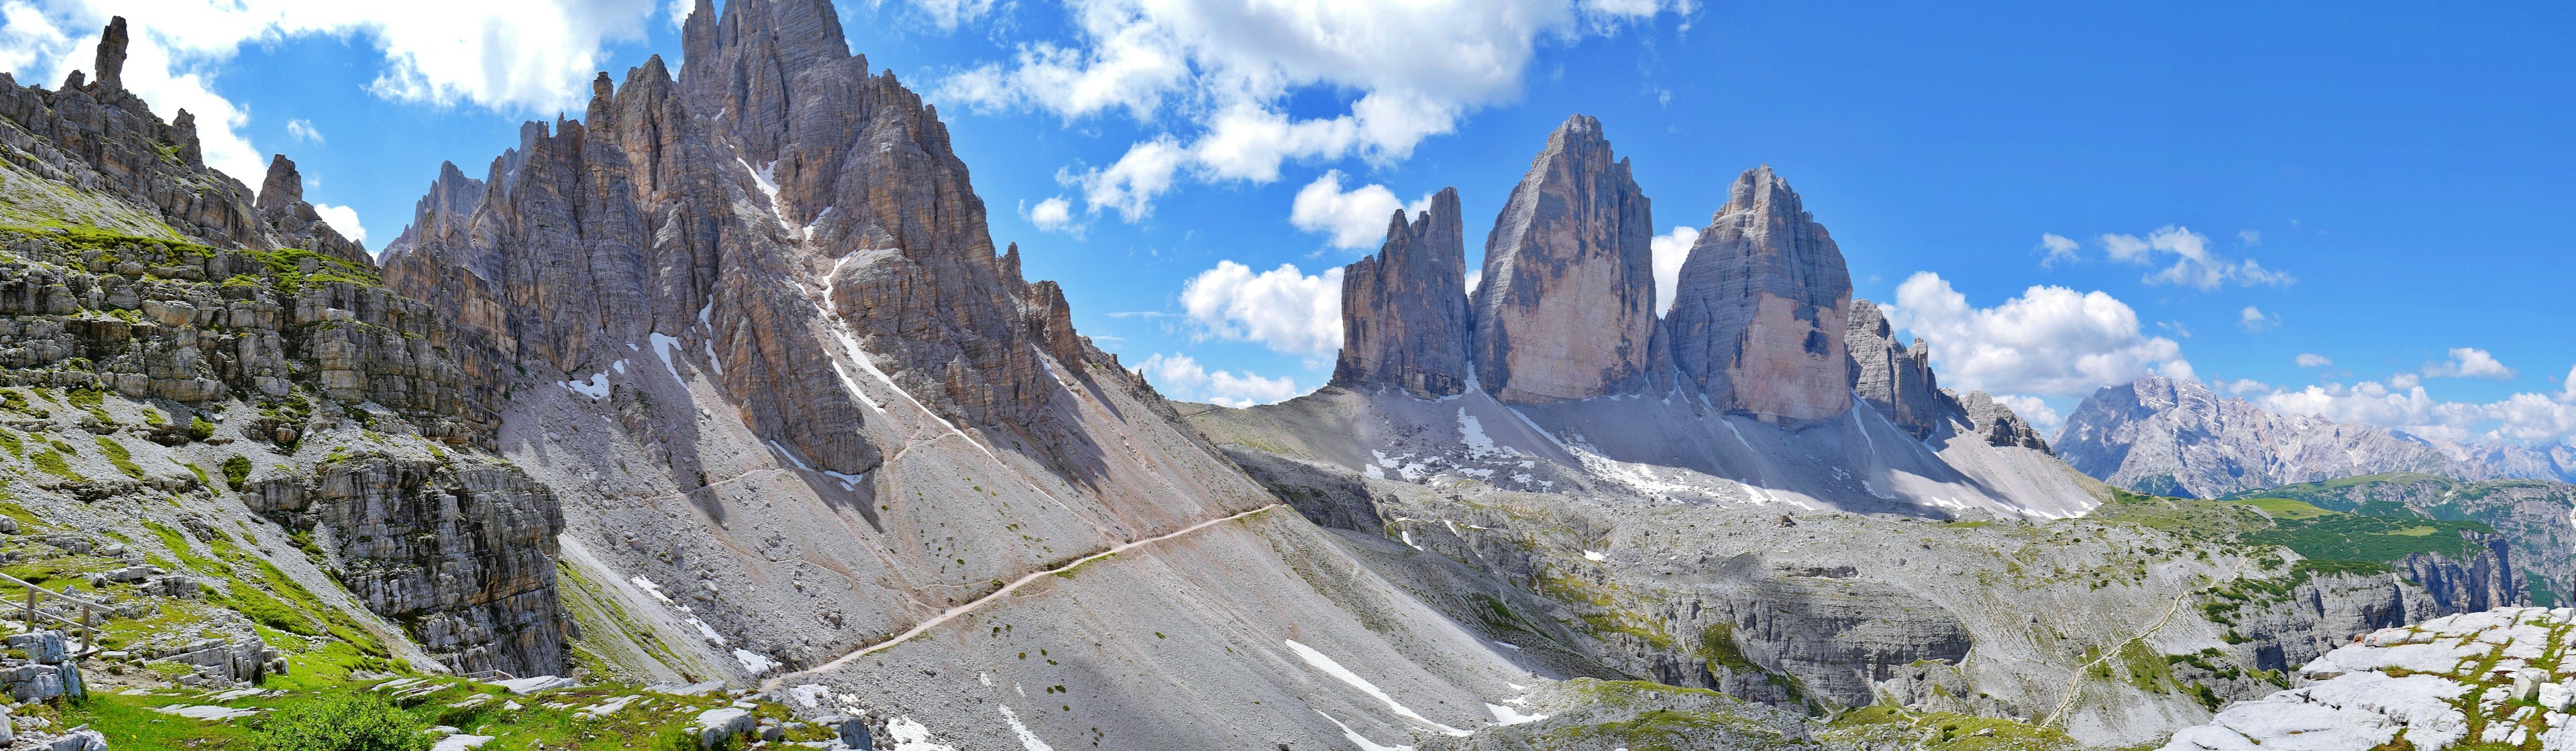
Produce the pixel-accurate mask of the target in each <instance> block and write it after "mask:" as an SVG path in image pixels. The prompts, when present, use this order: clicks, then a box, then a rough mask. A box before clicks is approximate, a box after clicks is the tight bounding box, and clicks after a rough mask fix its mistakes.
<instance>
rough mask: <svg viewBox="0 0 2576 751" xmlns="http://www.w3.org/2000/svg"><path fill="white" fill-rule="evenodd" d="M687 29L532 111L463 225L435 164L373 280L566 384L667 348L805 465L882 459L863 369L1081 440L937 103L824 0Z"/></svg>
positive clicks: (1035, 306)
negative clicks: (576, 101) (703, 360)
mask: <svg viewBox="0 0 2576 751" xmlns="http://www.w3.org/2000/svg"><path fill="white" fill-rule="evenodd" d="M682 37H683V42H684V45H685V54H686V59H687V60H688V65H687V67H686V69H685V70H683V71H682V72H681V75H680V76H679V77H678V78H677V79H674V78H672V76H671V74H670V72H669V71H668V70H667V69H666V68H665V67H664V66H663V64H662V62H661V60H660V58H658V57H656V58H654V59H652V60H649V61H647V62H646V63H645V64H644V65H643V66H640V67H637V68H635V69H632V70H630V71H628V72H627V75H626V78H625V81H624V83H623V84H622V85H620V84H615V83H612V82H611V81H610V80H609V79H608V77H607V76H606V75H604V74H603V75H602V76H601V77H600V78H599V80H597V81H595V82H593V84H592V88H593V91H594V94H595V96H594V98H593V100H592V102H591V104H590V107H589V108H588V111H587V113H586V115H585V117H584V119H583V120H582V121H578V122H576V121H569V120H565V121H558V122H556V123H553V124H552V126H551V127H547V126H545V125H542V124H536V123H532V124H531V127H530V129H529V131H528V132H526V133H524V134H523V142H522V146H521V147H520V148H518V149H513V150H511V151H510V152H507V153H504V154H503V155H502V156H501V157H500V158H498V159H496V160H494V162H493V166H492V170H491V174H490V176H489V177H488V178H487V179H486V180H485V181H484V182H485V186H484V189H485V192H486V195H485V196H484V197H483V198H482V200H481V202H480V205H479V206H478V207H473V208H472V209H471V210H470V213H469V214H468V215H467V217H466V218H465V219H463V220H462V221H455V220H453V217H451V216H448V215H446V214H437V215H433V214H436V212H438V211H446V210H447V209H436V210H435V211H434V210H433V207H432V204H439V203H444V202H445V199H443V198H442V197H441V194H442V191H445V192H448V193H453V194H456V195H458V196H462V195H463V194H465V193H467V192H470V191H466V190H463V189H450V188H447V187H443V186H450V185H451V184H453V183H456V182H459V181H461V176H458V177H450V176H444V175H443V176H442V177H441V178H440V180H439V181H438V182H437V183H434V184H433V186H432V195H431V196H430V197H428V198H424V199H423V209H422V213H421V215H420V216H419V217H417V218H416V221H415V224H416V226H415V228H414V232H415V234H416V237H415V240H414V241H415V242H416V243H417V244H416V246H415V247H416V249H414V250H412V251H410V252H406V253H403V254H401V255H400V256H399V257H395V258H393V259H392V260H390V261H389V263H388V268H387V270H386V279H387V282H388V283H389V284H392V285H393V286H395V287H396V288H397V289H400V290H402V291H403V292H404V293H405V294H408V295H412V296H414V297H417V298H420V299H423V300H429V301H432V302H434V303H435V304H437V305H438V306H439V307H440V309H441V312H442V313H445V314H447V315H448V316H449V317H451V318H453V319H455V320H457V321H459V322H461V323H462V324H463V325H464V326H465V327H467V328H468V329H470V330H472V331H474V332H475V333H477V334H480V335H482V336H483V337H486V338H488V339H489V340H490V341H491V342H492V343H493V344H494V346H495V347H496V348H497V349H498V350H500V351H501V352H503V353H505V355H504V356H505V357H508V358H510V359H512V360H514V361H515V363H517V364H519V365H520V366H522V367H531V368H536V367H538V366H543V367H542V368H539V369H540V370H552V371H556V372H560V373H562V374H564V375H566V376H569V377H570V378H573V379H579V378H582V377H584V375H585V373H587V372H590V371H597V370H600V369H603V368H604V367H605V366H606V364H607V363H608V362H610V361H612V360H615V359H617V358H622V357H628V356H630V355H631V354H632V353H633V352H635V351H639V350H637V349H631V347H642V346H647V343H648V342H662V341H675V342H678V344H676V345H675V346H674V347H673V351H672V353H671V354H669V355H665V356H666V357H678V356H684V355H685V356H693V357H707V358H712V360H713V361H714V362H713V363H712V364H713V365H714V366H715V369H716V370H717V371H718V372H719V373H720V374H721V376H720V377H721V380H722V381H723V385H724V387H725V389H726V391H728V392H729V393H730V395H731V396H732V397H733V399H734V400H735V401H736V403H738V404H740V405H741V408H742V409H743V410H744V412H745V413H746V415H747V416H748V417H749V418H750V422H751V423H752V424H753V425H754V426H755V427H756V429H757V430H759V431H760V432H761V433H762V434H764V435H766V436H769V437H772V438H774V439H776V440H777V441H779V442H780V443H781V444H782V445H784V446H786V447H790V448H792V449H793V450H794V451H795V453H797V454H798V455H800V456H802V457H804V458H806V459H808V460H810V461H811V463H812V464H813V465H815V466H816V467H818V468H820V469H825V470H830V471H835V472H840V473H843V474H849V475H856V474H861V473H864V472H867V471H869V470H870V469H873V468H874V467H875V466H876V465H877V463H878V460H879V458H880V457H881V455H882V452H881V451H880V450H879V449H878V448H877V447H876V446H874V445H872V444H871V443H870V442H869V441H868V440H867V439H865V438H863V437H862V435H861V432H860V431H857V430H854V429H852V428H854V427H855V426H858V425H862V424H864V423H865V422H866V421H867V420H868V419H870V412H871V407H869V406H868V405H866V404H864V403H862V402H861V401H859V400H858V399H856V398H854V396H853V394H852V391H851V388H850V387H849V386H848V385H847V382H846V379H847V378H862V379H864V378H867V377H868V376H867V375H866V374H865V373H862V372H861V371H862V370H865V369H867V368H868V367H874V368H875V369H878V370H881V371H882V372H884V373H886V374H887V375H888V377H890V378H892V379H893V380H894V381H895V382H897V383H898V384H900V385H901V386H902V388H903V389H904V390H905V391H907V392H909V393H910V394H912V395H914V396H916V397H919V398H920V399H921V401H922V402H923V403H924V404H925V405H926V406H927V407H928V408H930V409H932V410H933V411H935V412H937V413H938V414H939V415H940V416H941V417H943V418H944V419H946V420H948V421H951V422H954V423H958V424H963V425H972V426H982V427H991V428H997V429H1000V430H1002V431H1004V432H1005V433H1009V434H1013V435H1015V436H1017V437H1018V438H1019V439H1020V440H1014V441H1010V442H1008V443H1010V444H1011V445H1014V446H1022V447H1025V448H1027V449H1029V450H1031V451H1033V452H1035V453H1038V454H1040V455H1044V456H1046V457H1049V459H1048V460H1049V461H1055V458H1056V457H1057V456H1058V454H1059V453H1060V451H1059V450H1060V449H1063V448H1065V447H1067V446H1078V445H1080V443H1081V439H1080V438H1079V437H1076V436H1072V435H1070V434H1069V433H1068V431H1067V430H1066V429H1064V428H1062V427H1061V426H1058V425H1055V424H1053V422H1052V420H1053V418H1052V417H1051V415H1052V414H1053V412H1052V411H1051V409H1050V400H1051V399H1052V398H1053V397H1052V396H1051V394H1053V393H1054V392H1055V390H1056V389H1055V387H1054V384H1053V383H1051V382H1048V378H1047V376H1046V374H1045V373H1044V370H1045V365H1044V364H1043V361H1042V359H1041V358H1042V357H1043V356H1047V355H1052V356H1053V357H1054V358H1055V359H1057V360H1059V361H1063V362H1066V364H1067V365H1068V368H1069V369H1070V370H1073V371H1074V372H1076V373H1083V372H1087V371H1088V368H1083V367H1074V364H1075V363H1076V362H1077V361H1080V360H1082V358H1084V357H1086V356H1087V354H1086V349H1085V344H1084V342H1083V340H1082V339H1081V337H1080V336H1079V335H1078V334H1075V333H1074V332H1073V330H1072V327H1071V325H1070V316H1069V315H1068V314H1067V313H1066V311H1065V308H1064V305H1063V301H1062V293H1061V291H1060V290H1057V289H1055V288H1054V287H1052V286H1046V285H1030V284H1027V283H1026V282H1024V281H1022V280H1021V278H1020V277H1019V275H1018V267H1017V260H1016V256H1014V257H1011V258H1008V259H1004V258H997V257H996V255H995V252H994V251H995V248H994V244H993V242H992V239H991V237H990V235H989V233H988V232H987V231H986V229H985V224H984V206H983V202H982V201H981V200H980V199H978V198H976V197H975V195H974V193H973V191H972V188H971V186H970V185H969V184H968V182H967V174H966V166H965V164H964V163H963V162H961V161H959V160H958V159H957V157H956V154H955V153H954V152H953V151H952V150H951V149H950V147H949V143H948V132H947V128H946V126H944V125H942V124H941V123H940V122H939V119H938V113H937V111H936V110H935V109H933V108H931V107H928V106H925V105H923V104H922V102H921V98H920V96H919V95H916V94H914V93H912V92H911V91H910V90H909V89H906V88H904V87H903V86H902V85H901V84H900V83H898V82H897V81H896V80H895V78H894V76H893V75H892V74H891V73H888V74H884V75H871V74H870V73H869V72H868V69H867V59H866V58H865V57H860V56H854V55H851V54H849V52H848V46H847V43H846V42H845V40H844V39H843V37H842V35H841V27H840V22H839V20H838V18H837V17H836V16H835V15H834V12H833V10H832V7H831V5H830V4H829V3H826V2H820V1H818V0H743V1H741V2H733V3H727V4H726V5H725V7H724V9H723V11H722V13H721V14H719V13H718V12H717V11H716V10H715V8H714V7H713V5H712V4H711V3H708V2H700V3H698V7H697V8H696V10H695V11H694V12H693V13H691V15H690V16H689V19H688V21H687V22H686V24H685V26H684V28H683V33H682ZM656 337H660V338H658V339H657V338H656ZM1032 345H1034V346H1032ZM1104 359H1105V358H1104ZM849 360H867V361H872V362H873V365H872V366H863V365H860V364H857V363H855V362H846V361H849ZM1086 451H1088V449H1076V452H1077V453H1081V452H1086Z"/></svg>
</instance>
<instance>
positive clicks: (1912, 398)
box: [1843, 299, 1946, 439]
mask: <svg viewBox="0 0 2576 751" xmlns="http://www.w3.org/2000/svg"><path fill="white" fill-rule="evenodd" d="M1843 348H1844V350H1845V351H1847V352H1849V353H1850V355H1851V380H1852V394H1853V395H1854V396H1858V397H1860V399H1861V401H1865V402H1869V406H1871V407H1875V408H1877V409H1878V411H1879V413H1880V414H1882V415H1885V416H1886V417H1887V421H1888V422H1890V423H1894V424H1895V425H1896V427H1899V428H1903V429H1904V430H1905V432H1907V433H1911V434H1913V435H1914V437H1915V438H1918V439H1922V438H1931V437H1932V434H1933V432H1934V430H1935V429H1937V428H1938V426H1939V425H1940V424H1941V420H1942V413H1943V407H1944V406H1945V404H1946V402H1945V401H1944V395H1943V394H1942V391H1941V384H1940V382H1939V380H1938V379H1936V378H1934V377H1933V375H1932V346H1931V345H1929V344H1925V343H1924V342H1923V339H1922V337H1916V338H1915V339H1914V345H1913V346H1910V347H1908V346H1901V345H1898V344H1897V343H1896V332H1895V330H1894V329H1893V328H1892V327H1890V326H1888V324H1887V315H1886V314H1885V313H1882V312H1880V311H1879V309H1878V304H1877V303H1872V302H1870V301H1868V300H1858V299H1855V300H1853V301H1852V306H1851V319H1850V321H1849V323H1848V325H1846V326H1845V327H1844V329H1843Z"/></svg>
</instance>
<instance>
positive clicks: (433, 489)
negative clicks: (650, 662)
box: [244, 455, 567, 676]
mask: <svg viewBox="0 0 2576 751" xmlns="http://www.w3.org/2000/svg"><path fill="white" fill-rule="evenodd" d="M244 497H245V498H248V499H251V501H252V502H253V504H254V508H253V510H255V511H258V512H260V513H263V514H266V515H268V516H269V517H271V518H274V519H277V520H279V521H280V522H281V523H283V524H285V525H286V526H287V527H288V528H290V529H300V530H312V531H318V532H320V534H319V535H318V537H319V538H320V542H321V544H322V545H323V546H324V547H325V549H326V550H328V551H329V552H330V555H329V558H330V564H329V567H330V569H331V573H332V575H333V577H334V578H336V579H338V580H339V581H340V583H341V584H342V585H343V586H346V587H348V588H349V591H350V592H351V593H352V594H355V595H356V596H357V597H358V599H359V600H360V601H362V602H364V603H366V605H367V609H369V610H372V611H375V612H376V613H378V614H380V615H383V616H385V617H387V618H391V619H393V620H395V621H397V622H400V623H402V624H403V625H404V626H405V627H406V628H407V629H408V630H409V631H411V632H412V635H413V638H415V639H417V640H418V641H419V642H420V645H421V646H422V647H423V648H426V649H428V650H429V652H430V654H432V655H435V656H437V657H439V658H440V659H442V660H444V661H446V662H447V664H448V666H449V667H450V668H452V669H454V670H456V671H458V672H480V671H486V670H500V671H505V672H508V673H511V674H513V675H519V676H529V675H547V674H554V673H556V672H558V671H561V670H562V669H563V666H564V665H565V664H566V663H565V659H566V657H567V654H566V642H567V640H566V638H565V627H564V619H563V617H562V613H563V606H562V605H561V604H560V603H559V602H557V600H556V595H555V564H554V559H555V552H556V547H555V535H556V534H558V533H561V532H562V531H563V526H564V520H563V510H562V508H561V506H559V505H558V504H557V502H556V500H555V496H554V492H553V491H551V490H548V489H547V488H546V487H545V486H543V485H538V484H537V483H536V482H534V481H532V480H530V479H529V478H528V476H527V475H526V474H523V473H521V472H519V471H518V470H517V469H516V468H513V467H510V466H509V465H506V464H499V463H492V462H484V461H478V460H453V461H433V460H425V459H416V458H415V459H404V458H399V457H392V456H384V455H377V456H367V457H358V458H352V459H347V460H344V461H338V462H329V463H325V464H324V465H322V466H321V467H319V468H316V469H315V470H314V472H313V473H312V475H311V476H308V477H291V476H287V477H277V478H273V479H270V480H267V481H263V482H260V483H258V484H256V485H255V486H253V487H250V488H247V489H245V491H244Z"/></svg>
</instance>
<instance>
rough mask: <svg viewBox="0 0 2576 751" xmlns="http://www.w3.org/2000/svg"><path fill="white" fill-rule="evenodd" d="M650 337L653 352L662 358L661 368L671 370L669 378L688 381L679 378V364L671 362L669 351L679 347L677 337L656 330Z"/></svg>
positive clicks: (682, 381)
mask: <svg viewBox="0 0 2576 751" xmlns="http://www.w3.org/2000/svg"><path fill="white" fill-rule="evenodd" d="M651 338H652V339H653V354H655V355H659V356H661V358H662V369H663V370H668V371H671V380H674V381H680V382H681V383H687V382H688V381H686V380H683V379H681V378H680V366H677V365H673V364H671V352H672V351H673V350H677V349H679V348H680V339H679V337H675V336H670V335H667V334H663V333H662V332H659V331H656V332H653V333H652V335H651ZM708 359H714V358H708ZM621 364H622V362H621Z"/></svg>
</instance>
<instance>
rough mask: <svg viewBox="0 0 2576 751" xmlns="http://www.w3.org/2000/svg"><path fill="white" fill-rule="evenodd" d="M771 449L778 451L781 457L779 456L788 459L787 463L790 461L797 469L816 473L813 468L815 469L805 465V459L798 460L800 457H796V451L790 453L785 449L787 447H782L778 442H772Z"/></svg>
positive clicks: (770, 443)
mask: <svg viewBox="0 0 2576 751" xmlns="http://www.w3.org/2000/svg"><path fill="white" fill-rule="evenodd" d="M769 449H770V450H771V451H776V452H778V455H779V456H784V457H787V461H788V462H789V463H791V464H795V465H796V468H797V469H801V470H805V471H807V472H812V471H814V468H813V467H811V466H808V465H807V464H805V460H804V459H801V458H798V457H797V456H796V452H794V451H789V450H787V447H785V446H781V445H778V442H777V441H770V442H769Z"/></svg>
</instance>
